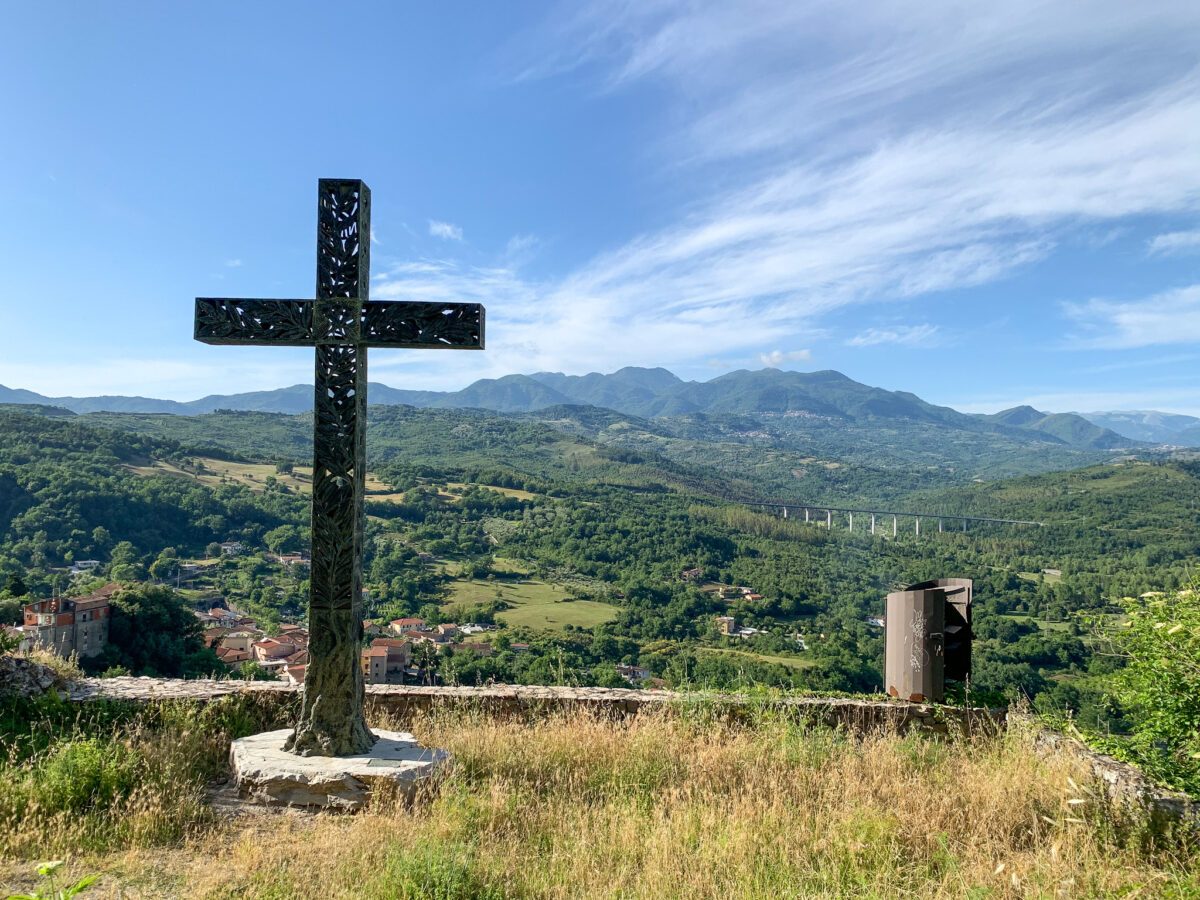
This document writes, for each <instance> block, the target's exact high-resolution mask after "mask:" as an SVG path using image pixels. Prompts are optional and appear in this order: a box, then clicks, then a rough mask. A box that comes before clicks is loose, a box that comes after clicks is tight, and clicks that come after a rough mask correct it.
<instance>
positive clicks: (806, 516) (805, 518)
mask: <svg viewBox="0 0 1200 900" xmlns="http://www.w3.org/2000/svg"><path fill="white" fill-rule="evenodd" d="M804 521H805V522H807V521H808V507H807V506H806V507H804Z"/></svg>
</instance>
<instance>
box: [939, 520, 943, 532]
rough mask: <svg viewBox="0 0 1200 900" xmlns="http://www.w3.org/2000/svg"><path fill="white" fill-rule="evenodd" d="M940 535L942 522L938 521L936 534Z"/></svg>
mask: <svg viewBox="0 0 1200 900" xmlns="http://www.w3.org/2000/svg"><path fill="white" fill-rule="evenodd" d="M941 533H942V520H941V519H938V534H941Z"/></svg>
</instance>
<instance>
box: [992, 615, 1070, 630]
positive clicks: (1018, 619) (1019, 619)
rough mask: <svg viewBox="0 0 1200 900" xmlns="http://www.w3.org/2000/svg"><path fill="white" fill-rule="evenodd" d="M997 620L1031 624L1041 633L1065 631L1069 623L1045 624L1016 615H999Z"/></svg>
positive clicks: (1031, 617)
mask: <svg viewBox="0 0 1200 900" xmlns="http://www.w3.org/2000/svg"><path fill="white" fill-rule="evenodd" d="M997 618H1000V619H1010V620H1011V621H1013V622H1032V623H1033V624H1034V625H1036V626H1037V627H1038V628H1040V629H1042V631H1067V630H1068V629H1070V627H1071V623H1070V622H1047V621H1046V620H1045V619H1035V618H1034V617H1033V616H1023V615H1020V614H1018V613H1000V614H999V615H998V616H997Z"/></svg>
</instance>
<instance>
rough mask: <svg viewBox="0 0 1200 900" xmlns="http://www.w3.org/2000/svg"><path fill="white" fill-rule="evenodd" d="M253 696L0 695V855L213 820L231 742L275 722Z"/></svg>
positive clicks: (124, 840) (171, 831)
mask: <svg viewBox="0 0 1200 900" xmlns="http://www.w3.org/2000/svg"><path fill="white" fill-rule="evenodd" d="M282 715H286V710H281V709H279V708H277V707H275V708H272V707H271V706H270V705H269V704H266V703H263V702H261V698H255V697H254V696H253V695H241V696H235V697H229V698H223V699H221V700H219V701H216V702H214V703H211V704H196V703H164V704H160V705H157V706H152V707H145V706H137V705H133V704H125V703H111V702H97V703H87V704H72V703H67V702H64V701H59V700H57V698H56V697H54V696H49V697H44V698H40V699H38V700H26V699H13V698H7V699H5V700H3V701H0V725H3V728H2V729H0V855H2V856H9V857H32V856H42V857H45V856H61V855H67V854H71V853H80V852H88V851H104V850H110V849H113V848H118V847H129V846H155V845H161V844H164V843H169V842H172V841H177V840H179V839H181V838H184V837H187V836H189V835H195V834H199V833H200V832H201V831H203V830H204V829H205V828H207V827H209V826H210V825H211V823H212V814H211V812H210V810H209V807H208V805H207V804H206V803H205V800H204V795H205V790H206V788H207V786H208V784H209V782H210V781H211V780H212V779H214V778H216V777H219V776H220V775H222V774H223V773H224V772H225V770H226V765H227V764H226V759H227V757H228V755H229V742H230V740H231V739H232V738H235V737H240V736H243V735H246V734H251V733H253V732H255V731H259V730H262V729H263V728H265V727H278V724H279V723H278V719H279V718H280V717H281V716H282Z"/></svg>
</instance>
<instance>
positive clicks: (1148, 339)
mask: <svg viewBox="0 0 1200 900" xmlns="http://www.w3.org/2000/svg"><path fill="white" fill-rule="evenodd" d="M1064 308H1065V311H1066V314H1067V316H1068V317H1069V318H1070V319H1071V320H1072V321H1073V322H1074V323H1075V326H1076V329H1077V330H1076V332H1075V333H1074V334H1072V336H1071V341H1072V343H1073V344H1074V345H1075V346H1080V347H1087V348H1095V349H1112V350H1117V349H1121V350H1123V349H1129V348H1133V347H1149V346H1154V345H1157V344H1194V343H1200V284H1193V285H1188V286H1186V287H1181V288H1174V289H1172V290H1169V291H1163V292H1161V293H1158V294H1154V295H1153V296H1150V297H1145V298H1142V299H1138V300H1127V301H1113V300H1099V299H1097V300H1089V301H1087V302H1086V303H1068V304H1065V306H1064Z"/></svg>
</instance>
